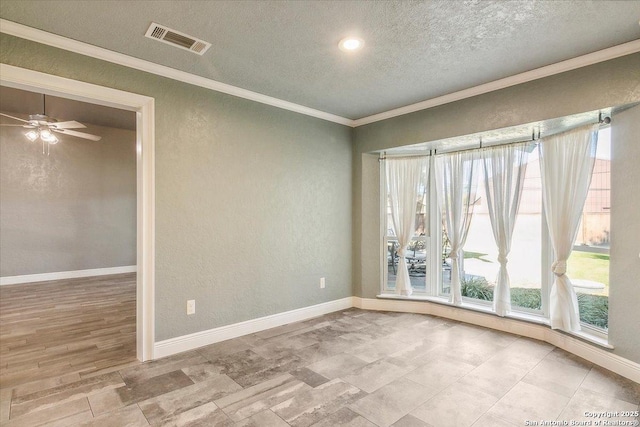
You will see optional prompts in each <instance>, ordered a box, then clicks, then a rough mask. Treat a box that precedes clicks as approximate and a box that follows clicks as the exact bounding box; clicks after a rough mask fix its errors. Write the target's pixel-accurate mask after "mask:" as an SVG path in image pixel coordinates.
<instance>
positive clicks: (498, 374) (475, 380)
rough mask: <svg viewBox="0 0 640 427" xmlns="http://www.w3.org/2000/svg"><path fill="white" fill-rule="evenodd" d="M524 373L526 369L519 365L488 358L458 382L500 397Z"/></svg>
mask: <svg viewBox="0 0 640 427" xmlns="http://www.w3.org/2000/svg"><path fill="white" fill-rule="evenodd" d="M526 374H527V369H526V368H523V367H521V366H519V365H512V364H503V363H501V362H498V361H494V360H493V359H490V360H489V361H488V362H485V363H483V364H482V365H480V366H478V367H477V368H475V369H474V370H473V371H471V372H469V373H468V374H467V375H465V376H464V377H463V378H461V379H460V383H462V384H466V385H468V386H470V387H475V388H479V389H481V390H483V391H484V392H486V393H489V394H491V395H493V396H495V397H497V398H500V397H502V396H504V395H505V394H506V393H507V392H508V391H509V390H511V388H512V387H513V386H515V385H516V384H517V383H518V381H520V380H521V379H522V378H523V377H524V376H525V375H526Z"/></svg>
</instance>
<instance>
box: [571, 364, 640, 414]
mask: <svg viewBox="0 0 640 427" xmlns="http://www.w3.org/2000/svg"><path fill="white" fill-rule="evenodd" d="M581 387H582V388H585V389H587V390H591V391H595V392H597V393H601V394H606V395H609V396H613V397H615V398H617V399H621V400H625V401H627V402H630V403H633V404H636V405H637V404H639V403H640V384H639V383H636V382H633V381H631V380H629V379H627V378H624V377H622V376H620V375H618V374H616V373H613V372H611V371H608V370H606V369H604V368H601V367H599V366H594V367H593V368H592V369H591V371H590V372H589V374H587V377H586V378H585V379H584V382H583V383H582V385H581Z"/></svg>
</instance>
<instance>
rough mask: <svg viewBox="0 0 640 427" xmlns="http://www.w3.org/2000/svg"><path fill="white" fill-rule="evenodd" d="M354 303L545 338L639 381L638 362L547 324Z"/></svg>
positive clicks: (439, 308)
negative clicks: (551, 327) (556, 329)
mask: <svg viewBox="0 0 640 427" xmlns="http://www.w3.org/2000/svg"><path fill="white" fill-rule="evenodd" d="M353 306H354V307H357V308H362V309H365V310H379V311H398V312H406V313H420V314H431V315H434V316H440V317H444V318H447V319H452V320H457V321H460V322H465V323H471V324H474V325H479V326H484V327H486V328H491V329H497V330H500V331H504V332H509V333H512V334H517V335H522V336H524V337H528V338H534V339H537V340H540V341H545V342H548V343H549V344H552V345H554V346H556V347H559V348H561V349H563V350H565V351H568V352H570V353H573V354H575V355H577V356H580V357H582V358H583V359H586V360H588V361H589V362H592V363H595V364H596V365H598V366H602V367H603V368H606V369H608V370H610V371H613V372H615V373H617V374H619V375H622V376H623V377H626V378H629V379H630V380H632V381H635V382H637V383H640V364H638V363H635V362H633V361H631V360H628V359H625V358H623V357H620V356H618V355H615V354H613V353H611V352H609V351H607V350H605V349H603V348H600V347H597V346H595V345H592V344H589V343H586V342H584V341H581V340H579V339H577V338H574V337H571V336H569V335H566V334H563V333H561V332H558V331H555V330H553V329H550V328H549V327H548V326H546V325H537V324H535V323H529V322H524V321H519V320H516V319H509V318H504V317H499V316H496V315H493V314H485V313H480V312H477V311H472V310H468V309H464V308H459V307H454V306H447V305H442V304H435V303H431V302H428V301H403V300H393V299H378V298H376V299H374V298H360V297H353Z"/></svg>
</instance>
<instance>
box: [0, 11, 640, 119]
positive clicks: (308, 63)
mask: <svg viewBox="0 0 640 427" xmlns="http://www.w3.org/2000/svg"><path fill="white" fill-rule="evenodd" d="M0 17H2V18H3V19H7V20H9V21H14V22H18V23H21V24H24V25H27V26H31V27H35V28H38V29H41V30H45V31H48V32H51V33H54V34H58V35H62V36H65V37H68V38H71V39H76V40H80V41H83V42H86V43H89V44H93V45H96V46H99V47H103V48H106V49H109V50H113V51H116V52H121V53H124V54H127V55H130V56H133V57H137V58H141V59H145V60H148V61H151V62H155V63H157V64H162V65H165V66H169V67H172V68H176V69H179V70H183V71H186V72H189V73H192V74H195V75H199V76H203V77H207V78H210V79H214V80H217V81H220V82H223V83H227V84H231V85H234V86H238V87H241V88H244V89H249V90H252V91H255V92H258V93H262V94H265V95H269V96H273V97H276V98H280V99H283V100H286V101H290V102H294V103H297V104H300V105H304V106H307V107H311V108H315V109H318V110H321V111H325V112H329V113H333V114H337V115H340V116H343V117H347V118H350V119H358V118H362V117H366V116H369V115H372V114H375V113H380V112H383V111H387V110H390V109H393V108H397V107H402V106H405V105H409V104H412V103H416V102H419V101H424V100H426V99H431V98H434V97H437V96H441V95H445V94H448V93H452V92H455V91H459V90H462V89H466V88H469V87H473V86H476V85H479V84H483V83H487V82H490V81H494V80H497V79H501V78H504V77H508V76H511V75H514V74H518V73H521V72H525V71H528V70H532V69H535V68H539V67H542V66H545V65H549V64H552V63H556V62H559V61H562V60H566V59H569V58H573V57H576V56H580V55H584V54H587V53H590V52H594V51H597V50H601V49H604V48H607V47H611V46H615V45H618V44H621V43H625V42H628V41H631V40H635V39H638V38H640V26H639V25H638V19H639V18H640V1H505V0H498V1H489V0H488V1H451V0H449V1H440V0H437V1H436V0H434V1H412V2H409V1H142V0H137V1H116V0H111V1H90V0H85V1H69V0H65V1H58V0H47V1H30V0H18V1H16V0H2V2H0ZM152 21H154V22H157V23H159V24H162V25H166V26H169V27H171V28H173V29H176V30H178V31H182V32H185V33H187V34H190V35H192V36H194V37H198V38H201V39H204V40H206V41H208V42H211V43H212V44H213V46H212V47H211V49H209V51H208V52H207V53H206V54H205V55H204V56H202V57H201V56H198V55H195V54H193V53H190V52H187V51H183V50H181V49H177V48H174V47H171V46H168V45H166V44H163V43H158V42H156V41H153V40H150V39H148V38H145V37H144V34H145V32H146V30H147V28H148V27H149V24H150V23H151V22H152ZM347 35H357V36H359V37H361V38H363V39H364V40H365V43H366V44H365V47H364V49H363V50H362V51H360V52H358V53H357V54H345V53H344V52H341V51H340V50H338V48H337V44H338V41H339V40H340V39H341V38H342V37H344V36H347Z"/></svg>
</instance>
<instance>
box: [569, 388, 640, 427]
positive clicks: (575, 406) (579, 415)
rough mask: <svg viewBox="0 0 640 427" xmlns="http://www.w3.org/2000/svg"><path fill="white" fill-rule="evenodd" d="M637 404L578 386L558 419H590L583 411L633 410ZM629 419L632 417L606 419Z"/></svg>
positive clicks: (610, 419) (609, 419) (591, 418)
mask: <svg viewBox="0 0 640 427" xmlns="http://www.w3.org/2000/svg"><path fill="white" fill-rule="evenodd" d="M636 409H637V406H636V405H634V404H633V403H629V402H627V401H624V400H620V399H616V398H615V397H613V396H609V395H606V394H601V393H597V392H594V391H591V390H587V389H584V388H579V389H578V391H576V393H575V395H574V396H573V397H572V398H571V400H570V401H569V404H568V405H567V406H566V407H565V408H564V410H563V411H562V413H561V414H560V416H559V417H558V420H566V421H567V422H569V423H570V422H571V421H572V420H574V421H590V420H593V419H594V418H593V417H589V416H585V412H586V411H589V412H593V413H598V412H622V411H634V410H636ZM616 420H622V421H631V420H633V417H612V418H607V421H616Z"/></svg>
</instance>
